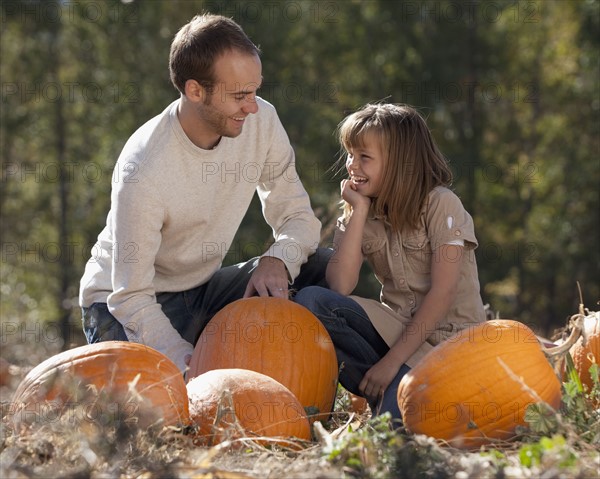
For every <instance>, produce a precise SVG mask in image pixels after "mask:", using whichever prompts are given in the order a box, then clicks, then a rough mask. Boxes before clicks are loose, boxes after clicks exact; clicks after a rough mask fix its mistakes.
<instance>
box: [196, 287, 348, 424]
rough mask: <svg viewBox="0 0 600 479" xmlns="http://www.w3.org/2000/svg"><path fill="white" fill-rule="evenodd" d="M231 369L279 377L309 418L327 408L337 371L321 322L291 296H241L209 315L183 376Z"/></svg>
mask: <svg viewBox="0 0 600 479" xmlns="http://www.w3.org/2000/svg"><path fill="white" fill-rule="evenodd" d="M231 368H242V369H250V370H252V371H256V372H259V373H262V374H266V375H267V376H270V377H272V378H273V379H275V380H276V381H278V382H280V383H281V384H283V385H284V386H285V387H287V388H288V389H289V390H290V391H291V392H292V393H293V394H294V395H295V396H296V397H297V398H298V400H299V401H300V403H301V404H302V405H303V406H304V408H305V409H306V411H307V414H308V415H309V418H311V419H315V418H325V417H327V416H328V415H329V414H330V412H331V411H332V407H333V401H334V400H335V394H336V390H337V373H338V367H337V358H336V354H335V348H334V347H333V343H332V341H331V338H330V337H329V334H328V333H327V330H326V329H325V328H324V327H323V325H322V324H321V322H320V321H319V320H318V319H317V318H316V317H315V316H314V315H313V314H312V313H311V312H310V311H309V310H308V309H306V308H304V307H303V306H300V305H298V304H296V303H294V302H292V301H290V300H287V299H281V298H272V297H252V298H245V299H240V300H238V301H235V302H233V303H230V304H229V305H227V306H225V307H224V308H223V309H222V310H221V311H219V312H218V313H217V314H216V315H215V316H214V317H213V318H212V320H211V321H210V322H209V323H208V324H207V325H206V328H205V329H204V331H203V332H202V334H201V335H200V337H199V339H198V342H197V343H196V347H195V349H194V353H193V355H192V359H191V361H190V370H189V371H188V376H187V377H188V378H189V379H192V378H194V377H196V376H199V375H200V374H202V373H205V372H207V371H210V370H213V369H231ZM319 413H320V414H319Z"/></svg>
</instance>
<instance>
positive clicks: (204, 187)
mask: <svg viewBox="0 0 600 479" xmlns="http://www.w3.org/2000/svg"><path fill="white" fill-rule="evenodd" d="M257 102H258V105H259V109H258V112H257V113H256V114H254V115H250V116H248V118H247V120H246V122H245V124H244V128H243V130H242V133H241V134H240V135H239V136H238V137H236V138H226V137H223V138H222V139H221V141H220V142H219V144H218V145H217V147H216V148H214V149H212V150H203V149H201V148H198V147H197V146H195V145H194V144H193V143H192V142H191V141H190V139H189V138H188V137H187V136H186V134H185V133H184V131H183V129H182V127H181V124H180V123H179V120H178V117H177V107H178V103H179V100H177V101H175V102H173V103H172V104H171V105H169V106H168V107H167V108H166V109H165V111H164V112H163V113H161V114H160V115H158V116H157V117H155V118H153V119H151V120H150V121H148V122H147V123H146V124H144V125H143V126H142V127H140V128H139V129H138V130H137V131H136V132H135V133H134V134H133V135H132V136H131V138H130V139H129V141H128V142H127V143H126V144H125V147H124V148H123V151H122V153H121V155H120V157H119V159H118V161H117V164H116V166H115V169H114V173H113V178H112V193H111V209H110V211H109V213H108V217H107V222H106V227H105V228H104V229H103V231H102V232H101V233H100V235H99V236H98V241H97V243H96V245H95V246H94V248H93V249H92V254H91V258H90V259H89V261H88V263H87V265H86V268H85V272H84V274H83V277H82V279H81V284H80V305H81V306H83V307H89V306H90V305H91V304H93V303H96V302H103V303H107V304H108V308H109V311H110V312H111V313H112V314H113V315H114V316H115V318H117V320H118V321H119V322H120V323H121V324H122V325H123V326H124V329H125V332H126V334H127V337H128V339H129V340H130V341H133V342H138V343H144V344H147V345H148V346H151V347H153V348H155V349H157V350H158V351H160V352H162V353H164V354H166V355H167V356H168V357H169V358H171V359H172V360H173V361H174V362H175V364H177V366H178V367H179V368H180V369H181V370H184V369H185V364H184V358H185V356H186V355H187V354H191V353H192V351H193V345H191V344H190V343H188V342H187V341H185V340H184V339H183V338H182V337H181V336H180V335H179V333H177V331H176V330H175V329H174V328H173V327H172V325H171V323H170V321H169V319H168V318H167V317H166V316H165V315H164V313H163V312H162V309H161V306H160V304H158V303H157V301H156V294H157V293H161V292H175V291H185V290H188V289H191V288H194V287H196V286H199V285H201V284H203V283H205V282H207V281H208V280H209V279H210V278H211V276H212V275H213V274H214V273H215V272H216V271H217V270H218V269H219V268H220V267H221V263H222V260H223V258H224V257H225V254H226V253H227V250H228V249H229V248H230V247H231V244H232V241H233V238H234V236H235V233H236V232H237V229H238V227H239V225H240V223H241V221H242V218H243V217H244V215H245V213H246V211H247V209H248V206H249V204H250V201H251V199H252V196H253V194H254V192H255V191H256V192H257V193H258V196H259V198H260V201H261V203H262V208H263V214H264V217H265V220H266V221H267V223H268V224H269V225H270V226H271V228H272V229H273V236H274V240H275V241H274V243H273V244H272V246H270V247H269V249H268V250H267V251H266V252H265V253H264V255H267V256H273V257H276V258H279V259H281V260H283V262H284V263H285V265H286V267H287V270H288V273H289V275H290V278H291V279H292V280H293V279H295V278H296V276H297V275H298V274H299V271H300V266H301V265H302V264H303V263H304V262H306V259H307V257H308V256H309V255H310V254H312V253H314V252H315V250H316V248H317V245H318V242H319V234H320V228H321V224H320V222H319V221H318V220H317V218H316V217H315V216H314V213H313V211H312V209H311V206H310V201H309V198H308V195H307V193H306V191H305V190H304V187H303V186H302V184H301V181H300V179H299V177H298V174H297V173H296V169H295V160H294V151H293V149H292V147H291V145H290V142H289V139H288V137H287V134H286V132H285V130H284V128H283V126H282V124H281V122H280V120H279V118H278V116H277V113H276V111H275V108H274V107H273V106H272V105H270V104H269V103H268V102H266V101H264V100H262V99H261V98H257Z"/></svg>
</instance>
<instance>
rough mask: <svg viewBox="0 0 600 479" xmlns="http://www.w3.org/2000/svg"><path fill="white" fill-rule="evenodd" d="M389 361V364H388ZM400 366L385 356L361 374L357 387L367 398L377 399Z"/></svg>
mask: <svg viewBox="0 0 600 479" xmlns="http://www.w3.org/2000/svg"><path fill="white" fill-rule="evenodd" d="M388 363H389V364H388ZM399 369H400V367H399V366H398V365H397V364H395V363H394V362H393V361H391V360H389V359H387V357H386V356H384V357H383V358H381V359H380V360H379V361H378V362H377V363H375V364H374V365H373V366H371V369H369V370H368V371H367V373H366V374H365V375H364V376H363V378H362V381H361V382H360V384H359V385H358V389H359V390H360V392H361V393H362V394H364V395H365V396H366V397H367V398H368V399H371V400H372V401H373V400H377V399H379V398H380V397H381V396H383V393H384V392H385V390H386V389H387V388H388V386H389V385H390V384H391V382H392V381H393V380H394V378H395V377H396V374H398V371H399Z"/></svg>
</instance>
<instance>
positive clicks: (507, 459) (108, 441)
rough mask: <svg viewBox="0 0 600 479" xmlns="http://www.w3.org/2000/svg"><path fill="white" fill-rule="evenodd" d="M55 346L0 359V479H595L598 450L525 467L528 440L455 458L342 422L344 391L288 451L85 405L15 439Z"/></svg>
mask: <svg viewBox="0 0 600 479" xmlns="http://www.w3.org/2000/svg"><path fill="white" fill-rule="evenodd" d="M53 346H55V345H53V344H51V345H44V347H43V348H42V347H40V345H39V344H36V345H27V344H18V345H6V346H3V349H2V356H3V357H4V358H5V359H7V360H8V361H9V362H10V363H11V364H12V365H11V367H10V370H9V374H8V375H7V376H6V375H5V376H4V378H5V379H6V378H7V381H6V382H5V384H3V385H0V399H1V401H2V417H3V420H2V424H1V426H0V477H1V478H2V479H12V478H19V479H20V478H61V479H70V478H73V479H75V478H102V479H104V478H143V479H153V478H196V479H217V478H221V479H241V478H256V479H259V478H260V479H268V478H274V479H275V478H276V479H280V478H289V479H291V478H298V479H303V478H306V479H309V478H310V479H316V478H323V479H326V478H354V477H361V478H403V477H406V478H413V477H431V478H455V479H467V478H472V477H476V478H530V477H531V478H535V477H548V478H554V477H556V478H559V477H565V478H567V477H568V478H571V477H573V478H582V479H583V478H585V479H588V478H594V477H600V475H599V474H598V470H600V453H599V452H598V446H597V445H591V444H585V443H583V444H573V443H570V442H567V444H566V446H565V447H562V448H559V449H560V450H559V449H557V450H556V452H552V453H548V454H543V455H542V456H540V460H539V461H537V462H535V461H534V462H535V463H532V464H530V465H529V466H526V465H524V464H523V462H522V457H521V456H522V455H523V451H524V445H525V444H526V443H527V442H529V443H531V444H534V445H535V444H536V443H535V441H533V440H532V438H531V437H527V436H526V437H523V438H521V439H522V440H521V441H516V442H510V443H504V444H497V445H496V446H495V448H488V449H482V450H481V451H477V452H470V453H467V452H464V451H458V450H455V449H452V448H450V447H447V446H444V445H442V444H440V443H439V442H436V441H434V440H433V439H431V438H427V437H424V436H411V435H409V434H406V433H404V432H402V431H401V430H394V429H393V428H391V427H390V425H389V423H388V422H387V421H385V420H376V421H370V420H369V416H368V414H365V415H362V416H357V415H355V414H353V413H348V412H347V411H348V409H349V401H350V399H349V397H348V396H347V394H346V393H344V392H343V391H340V393H339V394H338V398H337V401H336V407H335V413H334V415H333V416H332V418H331V420H330V421H329V422H328V423H326V424H320V423H315V426H314V428H313V431H314V440H313V441H312V442H300V441H298V442H297V443H295V444H292V445H291V446H294V447H290V448H286V447H283V446H282V445H281V444H273V445H272V446H271V445H269V442H268V440H266V441H265V438H260V439H261V441H260V442H261V444H258V443H257V442H256V441H254V440H252V439H251V438H241V439H236V440H231V441H227V442H224V443H221V444H219V445H217V446H214V447H211V448H207V447H198V446H196V445H195V444H194V440H193V437H194V436H193V431H192V430H190V429H189V428H188V429H178V428H173V427H171V428H163V429H154V430H150V431H142V430H140V429H139V428H138V427H137V423H136V421H135V418H133V419H132V418H131V417H127V418H125V417H120V416H119V415H118V414H112V415H111V416H110V420H107V419H106V417H107V416H98V415H93V414H90V409H89V405H86V404H81V405H77V406H74V408H73V409H72V410H69V414H63V415H61V416H60V417H56V418H53V419H52V420H48V421H45V422H44V423H43V424H42V425H41V426H39V427H38V428H37V429H35V431H34V432H32V433H31V434H16V433H15V432H14V431H13V430H12V429H11V427H10V426H11V424H10V422H9V416H10V415H9V414H7V413H10V411H11V408H12V405H11V403H10V401H11V397H12V393H13V392H14V390H15V389H16V387H17V385H18V383H19V381H20V379H21V378H22V377H23V376H24V375H25V374H26V372H27V370H28V368H29V367H31V366H34V365H36V364H37V363H39V362H40V361H42V360H43V359H45V358H46V357H49V356H50V355H52V354H55V353H56V352H58V351H57V350H56V349H55V348H54V347H53ZM15 364H18V365H19V366H15ZM0 382H1V381H0ZM108 399H109V398H108ZM108 399H107V400H108ZM97 405H98V407H101V405H100V404H97ZM99 418H100V419H101V420H100V419H99ZM298 449H299V450H298ZM534 452H535V451H534Z"/></svg>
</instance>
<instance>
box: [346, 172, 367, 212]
mask: <svg viewBox="0 0 600 479" xmlns="http://www.w3.org/2000/svg"><path fill="white" fill-rule="evenodd" d="M341 194H342V198H343V199H344V201H346V203H348V204H349V205H350V206H352V209H356V208H358V207H360V206H361V205H364V206H365V207H366V208H367V209H368V208H369V207H370V206H371V198H369V197H368V196H364V195H363V194H361V193H360V192H359V191H357V190H356V185H355V184H354V183H352V181H350V180H348V179H346V180H342V182H341Z"/></svg>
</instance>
